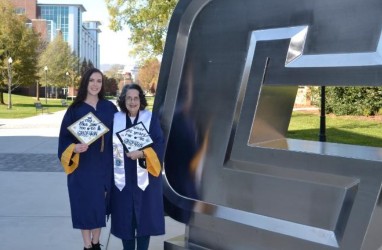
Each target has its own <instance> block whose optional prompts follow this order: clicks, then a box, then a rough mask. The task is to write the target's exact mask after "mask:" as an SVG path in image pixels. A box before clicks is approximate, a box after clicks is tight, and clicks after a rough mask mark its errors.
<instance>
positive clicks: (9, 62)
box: [8, 57, 13, 109]
mask: <svg viewBox="0 0 382 250" xmlns="http://www.w3.org/2000/svg"><path fill="white" fill-rule="evenodd" d="M12 63H13V60H12V57H9V58H8V109H12V100H11V98H12V96H11V93H12Z"/></svg>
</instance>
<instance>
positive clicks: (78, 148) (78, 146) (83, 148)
mask: <svg viewBox="0 0 382 250" xmlns="http://www.w3.org/2000/svg"><path fill="white" fill-rule="evenodd" d="M88 148H89V146H88V144H85V143H78V144H76V146H75V148H74V153H83V152H86V150H88Z"/></svg>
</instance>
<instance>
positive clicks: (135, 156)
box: [126, 150, 145, 161]
mask: <svg viewBox="0 0 382 250" xmlns="http://www.w3.org/2000/svg"><path fill="white" fill-rule="evenodd" d="M126 156H127V157H129V158H130V159H132V160H133V161H135V160H137V159H140V158H144V156H145V155H144V154H143V151H141V150H136V151H132V152H129V153H126Z"/></svg>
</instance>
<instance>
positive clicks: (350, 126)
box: [287, 112, 382, 147]
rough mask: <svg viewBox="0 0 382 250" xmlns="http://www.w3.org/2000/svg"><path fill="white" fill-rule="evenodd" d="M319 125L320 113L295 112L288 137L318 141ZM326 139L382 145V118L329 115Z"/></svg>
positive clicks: (346, 142)
mask: <svg viewBox="0 0 382 250" xmlns="http://www.w3.org/2000/svg"><path fill="white" fill-rule="evenodd" d="M319 126H320V117H319V114H317V113H308V112H293V114H292V119H291V122H290V124H289V129H288V134H287V137H288V138H293V139H302V140H310V141H318V134H319ZM326 141H327V142H336V143H344V144H354V145H363V146H372V147H382V120H381V119H371V118H369V119H366V118H362V117H342V116H333V115H328V116H326Z"/></svg>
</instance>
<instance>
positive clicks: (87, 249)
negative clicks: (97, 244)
mask: <svg viewBox="0 0 382 250" xmlns="http://www.w3.org/2000/svg"><path fill="white" fill-rule="evenodd" d="M84 250H93V247H91V248H86V247H84Z"/></svg>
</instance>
